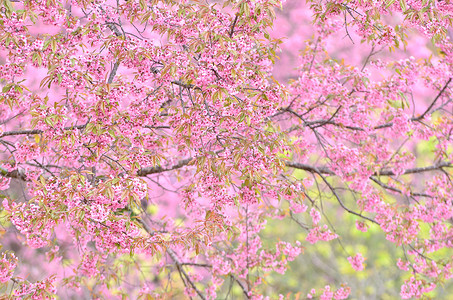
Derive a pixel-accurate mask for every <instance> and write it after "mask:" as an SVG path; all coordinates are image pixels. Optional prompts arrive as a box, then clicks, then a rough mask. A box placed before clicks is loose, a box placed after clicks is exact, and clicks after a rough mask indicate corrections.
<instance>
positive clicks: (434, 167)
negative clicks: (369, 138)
mask: <svg viewBox="0 0 453 300" xmlns="http://www.w3.org/2000/svg"><path fill="white" fill-rule="evenodd" d="M285 164H286V166H287V167H290V168H295V169H299V170H304V171H308V172H310V173H317V174H328V175H336V174H335V172H333V171H332V170H330V169H329V168H327V167H316V166H311V165H308V164H302V163H298V162H286V163H285ZM449 167H453V164H451V163H450V162H446V161H442V162H440V163H437V164H434V165H432V166H427V167H422V168H412V169H406V170H404V171H403V173H402V175H406V174H415V173H423V172H429V171H434V170H440V169H442V168H449ZM394 175H396V174H395V172H393V171H391V170H383V171H379V172H376V173H374V174H373V175H372V176H394Z"/></svg>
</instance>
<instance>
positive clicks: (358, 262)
mask: <svg viewBox="0 0 453 300" xmlns="http://www.w3.org/2000/svg"><path fill="white" fill-rule="evenodd" d="M348 261H349V262H350V263H351V265H352V267H353V268H354V270H356V271H362V270H363V269H364V265H363V262H364V261H365V258H363V256H362V254H361V253H357V254H356V256H354V257H352V256H349V257H348Z"/></svg>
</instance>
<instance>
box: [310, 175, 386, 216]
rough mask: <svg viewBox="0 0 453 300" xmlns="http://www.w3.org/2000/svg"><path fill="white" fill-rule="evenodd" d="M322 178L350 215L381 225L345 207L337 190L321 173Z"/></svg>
mask: <svg viewBox="0 0 453 300" xmlns="http://www.w3.org/2000/svg"><path fill="white" fill-rule="evenodd" d="M317 174H318V175H319V176H320V177H321V178H322V180H323V181H324V183H325V184H326V185H327V187H328V188H329V189H330V191H331V192H332V194H333V195H334V196H335V198H336V199H337V201H338V203H339V204H340V206H341V207H342V208H343V209H344V210H346V211H347V212H348V213H350V214H353V215H355V216H357V217H360V218H363V219H365V220H368V221H370V222H372V223H374V224H377V225H379V223H378V222H377V221H375V220H373V219H371V218H368V217H366V216H364V215H362V214H360V213H357V212H355V211H353V210H351V209H349V208H348V207H346V205H344V203H343V201H342V200H341V198H340V196H339V195H338V194H337V192H336V191H335V188H334V187H333V186H332V185H331V184H330V183H329V181H327V179H326V177H324V175H322V174H321V173H317Z"/></svg>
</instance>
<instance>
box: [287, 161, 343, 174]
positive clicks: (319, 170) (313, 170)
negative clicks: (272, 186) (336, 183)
mask: <svg viewBox="0 0 453 300" xmlns="http://www.w3.org/2000/svg"><path fill="white" fill-rule="evenodd" d="M285 164H286V166H287V167H290V168H294V169H299V170H304V171H308V172H310V173H318V174H328V175H336V174H335V173H334V172H333V171H332V170H330V169H329V168H326V167H315V166H310V165H307V164H302V163H297V162H290V161H289V162H286V163H285Z"/></svg>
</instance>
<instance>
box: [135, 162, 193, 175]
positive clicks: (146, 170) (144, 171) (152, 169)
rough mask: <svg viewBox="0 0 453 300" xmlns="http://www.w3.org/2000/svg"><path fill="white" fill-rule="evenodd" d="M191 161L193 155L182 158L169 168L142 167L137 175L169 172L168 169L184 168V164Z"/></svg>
mask: <svg viewBox="0 0 453 300" xmlns="http://www.w3.org/2000/svg"><path fill="white" fill-rule="evenodd" d="M191 161H192V157H189V158H186V159H183V160H180V161H179V162H178V163H177V164H176V165H173V166H170V167H167V168H162V167H161V166H158V167H148V168H143V169H140V170H139V171H138V172H137V175H138V176H146V175H149V174H156V173H163V172H167V171H172V170H176V169H180V168H182V167H184V166H187V165H188V164H189V163H190V162H191Z"/></svg>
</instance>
